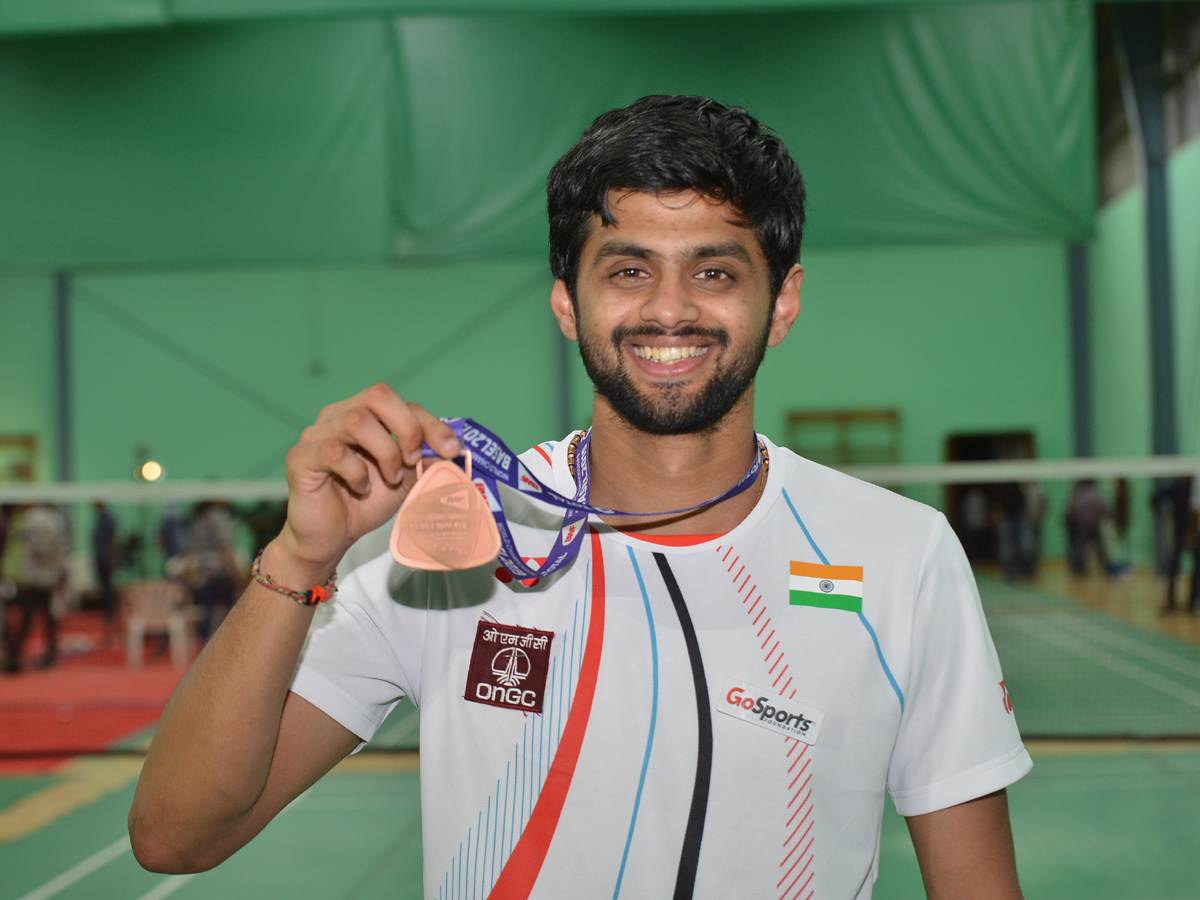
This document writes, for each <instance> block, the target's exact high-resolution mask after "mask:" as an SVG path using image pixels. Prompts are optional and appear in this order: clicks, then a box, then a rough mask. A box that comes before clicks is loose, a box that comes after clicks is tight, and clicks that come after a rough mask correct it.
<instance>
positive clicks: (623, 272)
mask: <svg viewBox="0 0 1200 900" xmlns="http://www.w3.org/2000/svg"><path fill="white" fill-rule="evenodd" d="M615 274H616V275H617V277H618V278H640V277H641V276H642V274H643V273H642V270H641V269H639V268H638V267H637V266H625V267H624V268H623V269H617V271H616V273H615Z"/></svg>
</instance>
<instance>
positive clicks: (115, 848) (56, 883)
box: [20, 835, 133, 900]
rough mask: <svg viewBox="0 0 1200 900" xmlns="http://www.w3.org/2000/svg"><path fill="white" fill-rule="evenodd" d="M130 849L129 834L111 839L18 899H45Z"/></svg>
mask: <svg viewBox="0 0 1200 900" xmlns="http://www.w3.org/2000/svg"><path fill="white" fill-rule="evenodd" d="M132 849H133V848H132V847H130V845H129V835H125V837H123V838H120V839H119V840H116V841H113V842H112V843H111V844H109V845H108V846H107V847H105V848H104V849H103V850H101V851H99V852H98V853H93V854H92V855H91V856H89V857H88V858H87V859H85V860H84V861H83V862H81V863H77V864H75V865H73V866H71V868H69V869H67V871H65V872H63V873H62V874H61V875H58V876H56V877H54V878H51V879H50V880H49V881H47V882H46V883H45V884H43V885H42V886H41V887H40V888H37V889H35V890H33V891H30V892H29V893H28V894H26V895H25V896H24V897H21V898H20V900H47V898H49V897H53V896H54V895H55V894H59V893H61V892H63V891H65V890H66V889H67V888H69V887H70V886H71V885H73V884H75V882H77V881H81V880H82V879H84V878H86V877H87V876H88V875H91V874H92V873H93V872H95V871H96V870H97V869H99V868H100V867H101V866H106V865H108V864H109V863H110V862H112V861H113V860H114V859H116V858H117V857H119V856H123V855H124V854H126V853H128V852H129V851H130V850H132Z"/></svg>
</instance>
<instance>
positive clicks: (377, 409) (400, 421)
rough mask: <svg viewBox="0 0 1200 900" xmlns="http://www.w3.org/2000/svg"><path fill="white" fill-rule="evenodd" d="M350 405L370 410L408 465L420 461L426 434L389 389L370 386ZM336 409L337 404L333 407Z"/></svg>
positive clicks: (410, 412)
mask: <svg viewBox="0 0 1200 900" xmlns="http://www.w3.org/2000/svg"><path fill="white" fill-rule="evenodd" d="M352 401H354V403H353V405H356V406H362V407H365V408H366V409H368V410H370V411H371V413H372V414H374V415H375V416H376V417H377V418H378V419H379V421H380V422H382V423H383V427H384V428H385V429H386V430H387V431H389V432H390V433H391V434H394V435H395V436H396V443H397V445H398V446H399V452H400V454H401V456H402V457H403V459H404V461H405V462H406V463H407V464H408V465H410V466H411V465H415V464H416V461H417V460H418V459H420V457H421V444H423V443H424V442H425V430H424V428H423V427H422V425H421V422H420V421H419V420H418V419H417V417H416V416H415V415H414V414H413V412H412V410H411V409H410V408H409V407H410V406H411V404H408V403H405V402H404V401H403V400H401V399H400V397H399V395H398V394H397V393H396V392H395V391H394V390H392V388H391V387H390V386H389V385H386V384H383V383H379V384H373V385H371V386H370V387H369V388H367V389H366V390H365V391H362V392H361V393H359V394H357V395H356V396H355V397H353V398H352ZM335 405H336V404H335Z"/></svg>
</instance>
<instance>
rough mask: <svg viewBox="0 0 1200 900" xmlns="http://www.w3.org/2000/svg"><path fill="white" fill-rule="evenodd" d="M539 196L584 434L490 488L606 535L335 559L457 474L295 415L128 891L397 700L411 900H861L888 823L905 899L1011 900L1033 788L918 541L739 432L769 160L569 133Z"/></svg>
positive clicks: (712, 147) (338, 423)
mask: <svg viewBox="0 0 1200 900" xmlns="http://www.w3.org/2000/svg"><path fill="white" fill-rule="evenodd" d="M548 197H549V216H550V236H551V268H552V271H553V273H554V276H555V279H556V281H555V284H554V287H553V289H552V292H551V298H550V299H551V309H552V311H553V314H554V315H555V317H556V318H557V320H558V322H559V325H560V327H561V328H562V330H563V333H564V334H565V335H566V336H567V337H568V338H571V339H572V340H576V341H578V343H579V347H580V353H581V355H582V358H583V361H584V364H585V366H586V368H587V371H588V374H589V375H590V376H591V378H592V380H593V382H594V384H595V388H596V395H595V405H594V411H593V424H592V428H591V429H590V432H588V433H587V434H584V433H578V432H577V433H574V434H571V435H568V436H567V437H566V438H565V439H564V440H562V441H557V442H556V441H551V442H548V443H545V444H541V445H539V446H537V447H535V448H533V449H532V450H530V451H529V452H528V453H526V454H524V455H523V456H522V458H521V459H522V463H523V465H524V466H525V467H526V468H525V470H524V471H526V472H527V473H529V476H530V481H531V483H533V480H534V479H537V480H540V482H541V483H542V484H543V485H544V486H546V487H548V488H551V489H553V490H554V491H556V492H557V493H558V494H561V495H563V496H565V497H568V498H570V497H574V498H576V499H577V500H578V501H579V502H585V501H586V502H589V503H591V504H593V505H594V506H595V507H596V508H597V509H603V512H594V513H593V515H592V516H591V517H590V520H589V525H588V530H587V534H586V537H584V538H576V532H575V531H574V530H569V529H568V528H567V527H565V526H563V527H562V528H561V529H560V527H559V523H558V521H557V520H556V519H554V518H553V517H548V516H547V515H546V513H545V511H544V510H541V509H537V508H534V507H533V505H531V504H530V503H529V502H528V501H525V500H523V499H519V498H518V499H515V500H514V498H513V497H511V496H510V497H506V507H505V510H504V512H505V513H506V514H507V516H508V520H509V521H510V524H511V526H512V533H513V537H514V538H515V541H516V545H517V546H518V547H520V548H521V549H522V553H523V554H527V555H526V556H525V559H526V561H527V562H529V561H530V560H531V561H532V562H529V564H530V565H532V566H534V567H535V568H536V567H537V566H538V565H539V564H541V565H544V566H545V569H544V570H542V571H540V572H539V574H541V575H542V577H541V578H526V577H514V575H513V573H512V572H509V571H508V570H506V569H505V568H504V567H497V566H496V564H495V563H494V562H493V563H491V564H488V565H485V566H481V567H477V568H473V569H466V570H462V571H425V570H421V569H414V568H409V567H407V566H404V565H400V564H398V563H397V562H395V561H394V560H393V559H392V557H391V556H389V555H388V554H387V553H383V554H381V555H376V556H371V555H370V554H365V556H366V557H367V559H366V561H365V562H360V563H351V562H350V561H349V558H348V557H346V554H347V551H348V549H349V548H350V547H351V545H352V544H353V543H354V542H355V541H356V540H358V539H359V538H362V537H363V536H364V535H366V534H367V533H368V532H371V531H372V530H374V529H376V528H379V527H380V526H381V525H385V524H386V523H387V522H388V521H389V520H390V519H391V518H393V517H394V516H395V515H396V511H397V509H398V508H399V506H400V504H401V503H402V501H403V500H404V499H405V497H406V496H407V495H408V493H409V491H410V490H411V489H412V488H413V485H414V479H415V474H416V473H415V471H414V468H413V467H414V466H415V464H416V463H417V461H418V459H419V458H420V456H421V454H422V445H423V444H424V445H427V446H428V447H430V448H432V450H433V451H435V452H436V453H438V454H440V455H441V456H443V457H446V458H453V457H456V456H457V455H458V454H459V451H460V449H461V448H460V445H459V442H458V440H457V439H456V437H455V434H454V432H452V430H451V429H450V427H449V426H448V425H447V424H446V423H444V422H442V421H440V420H439V419H437V418H435V417H434V416H433V415H431V414H430V413H428V412H426V411H425V410H424V409H422V408H421V407H419V406H417V405H415V404H412V403H406V402H404V401H402V400H400V398H398V397H397V396H396V395H395V394H394V392H392V391H391V389H390V388H387V387H386V386H382V385H376V386H375V387H373V388H369V389H368V390H366V391H364V392H363V393H361V394H359V395H357V396H355V397H353V398H350V399H349V400H346V401H344V402H342V403H338V404H335V405H333V406H331V407H328V408H327V409H325V410H324V411H323V412H322V413H321V415H320V417H319V418H318V420H317V422H316V424H315V425H313V426H312V427H310V428H309V429H307V430H306V431H305V432H304V434H303V435H302V437H301V440H300V442H299V443H298V444H297V446H296V447H295V448H293V450H292V451H291V453H290V454H289V457H288V480H289V486H290V496H289V502H288V522H287V525H286V526H285V528H284V530H283V531H282V532H281V534H280V535H279V537H278V538H276V539H275V541H273V542H272V543H271V544H270V545H269V546H268V547H267V548H266V550H265V551H264V553H263V555H262V557H261V559H260V561H259V565H258V568H257V576H256V581H255V582H254V583H253V584H251V586H250V587H249V588H248V590H247V591H246V593H245V595H244V596H243V597H242V599H241V600H240V601H239V603H238V604H237V606H236V607H235V608H234V610H233V612H232V613H231V614H230V615H229V617H228V618H227V619H226V620H225V623H224V624H223V625H222V627H221V629H220V631H219V632H218V634H217V635H216V636H215V638H214V639H213V640H212V641H211V642H210V643H209V644H208V646H207V647H206V648H205V650H204V653H203V654H202V655H201V657H200V659H199V660H198V661H197V663H196V664H195V666H193V668H192V670H191V671H190V672H189V674H188V676H187V678H186V679H185V680H184V682H183V683H182V684H181V685H180V687H179V689H178V691H177V693H176V696H175V697H174V698H173V699H172V701H171V704H170V706H169V707H168V709H167V712H166V714H165V715H164V717H163V721H162V723H161V725H160V727H159V729H158V733H157V735H156V737H155V740H154V744H153V746H152V747H151V750H150V753H149V755H148V757H147V760H146V765H145V768H144V770H143V774H142V778H141V781H140V783H139V786H138V791H137V794H136V796H135V798H134V805H133V809H132V810H131V813H130V832H131V835H132V838H133V844H134V850H135V852H136V853H137V856H138V859H139V860H140V861H141V862H142V863H143V865H146V866H147V867H150V868H154V869H158V870H162V871H194V870H197V869H203V868H207V867H210V866H212V865H215V864H217V863H219V862H220V861H221V860H223V859H225V858H226V857H228V856H229V855H230V854H231V853H233V852H234V851H236V850H237V849H238V848H239V847H241V846H242V845H243V844H245V843H246V841H248V840H249V839H250V838H251V837H253V835H254V834H256V833H257V832H258V831H259V830H260V829H261V828H262V827H263V826H264V825H265V824H266V823H267V822H268V821H270V819H271V818H272V817H273V816H274V815H275V814H276V813H277V812H278V811H279V810H280V809H282V808H283V807H284V806H286V804H287V803H289V802H290V801H291V800H292V799H293V798H294V797H296V796H297V795H298V794H299V793H300V792H301V791H303V790H304V789H305V788H307V787H308V786H309V785H310V784H312V782H313V781H315V780H316V779H317V778H319V777H320V776H321V775H322V774H323V773H324V772H326V771H328V769H329V768H330V767H332V766H333V765H334V764H335V763H336V762H337V761H338V760H339V759H341V758H342V757H343V756H345V755H346V754H347V753H349V752H351V751H352V750H353V749H354V748H355V747H356V746H358V745H360V744H361V743H362V742H364V741H367V740H369V739H370V738H371V736H372V735H373V734H374V732H375V730H376V729H377V728H378V727H379V725H380V724H381V723H382V722H383V720H384V718H385V717H386V716H387V714H388V712H389V711H390V710H391V709H392V708H393V707H394V706H395V705H396V704H397V703H398V702H399V701H400V700H401V698H403V697H408V698H409V699H410V700H412V702H414V703H415V704H416V705H417V706H418V707H419V708H420V710H421V750H422V754H421V791H422V804H423V826H424V831H423V850H424V860H425V866H424V880H425V895H426V896H427V897H429V898H433V897H438V898H447V900H448V898H450V897H487V896H491V897H503V898H524V897H531V896H532V897H547V898H551V897H553V898H559V897H604V898H610V897H612V898H616V897H618V896H621V895H622V894H623V895H624V896H627V897H630V898H645V897H674V898H690V897H712V898H722V900H725V898H730V897H754V898H779V900H788V898H798V900H810V898H819V900H851V898H859V900H863V898H868V897H870V896H871V891H872V886H873V884H874V881H875V877H876V873H877V868H878V858H879V835H880V827H881V820H882V814H883V809H884V803H885V794H886V793H887V792H888V791H890V793H891V796H892V798H893V801H894V803H895V805H896V808H897V810H898V811H899V812H900V813H901V814H902V815H904V816H906V817H907V818H908V822H909V828H910V831H911V833H912V837H913V841H914V845H915V847H916V850H917V856H918V859H919V861H920V864H921V869H922V874H923V876H924V878H925V883H926V888H927V892H928V894H929V896H930V897H931V898H935V900H940V898H987V900H990V898H997V900H1013V898H1019V897H1020V890H1019V887H1018V885H1017V878H1016V868H1015V864H1014V860H1013V849H1012V838H1011V835H1010V832H1009V825H1008V813H1007V807H1006V802H1005V795H1004V788H1005V787H1006V786H1007V785H1009V784H1010V783H1012V782H1013V781H1015V780H1016V779H1018V778H1020V777H1021V776H1022V775H1023V774H1024V773H1025V772H1027V771H1028V769H1029V767H1030V761H1029V757H1028V755H1027V754H1026V753H1025V751H1024V749H1023V747H1022V746H1021V742H1020V738H1019V736H1018V733H1017V729H1016V725H1015V723H1014V721H1013V718H1012V709H1011V705H1010V704H1009V703H1008V698H1007V694H1006V692H1005V690H1004V683H1003V676H1002V675H1001V673H1000V668H999V665H998V662H997V660H996V655H995V651H994V649H993V647H992V643H991V639H990V637H989V635H988V631H987V626H986V624H985V622H984V620H983V614H982V610H981V607H980V604H979V598H978V593H977V591H976V589H975V584H974V581H973V579H972V576H971V572H970V568H969V567H968V565H967V562H966V559H965V557H964V555H963V553H962V551H961V549H960V548H959V546H958V543H957V541H956V540H955V538H954V536H953V534H952V533H951V531H950V529H949V527H948V526H947V524H946V521H945V519H944V518H943V517H942V516H941V515H940V514H939V513H937V512H935V511H934V510H931V509H929V508H927V507H924V506H921V505H919V504H916V503H913V502H911V501H908V500H906V499H904V498H901V497H899V496H897V495H894V494H891V493H889V492H887V491H883V490H880V489H878V488H875V487H872V486H870V485H867V484H864V483H862V482H858V481H855V480H854V479H851V478H848V477H846V476H844V475H841V474H839V473H837V472H835V471H832V470H829V469H825V468H823V467H821V466H818V465H816V464H814V463H811V462H808V461H807V460H804V459H802V458H800V457H798V456H796V455H795V454H792V453H791V452H789V451H787V450H785V449H783V448H780V447H777V446H776V445H774V444H773V443H772V442H771V441H770V440H769V439H768V438H766V437H765V436H763V435H759V434H757V433H756V432H755V429H754V416H753V413H754V376H755V372H756V371H757V368H758V366H759V363H760V362H761V361H762V358H763V354H764V353H765V351H766V349H767V348H768V347H774V346H776V345H778V344H780V343H781V342H782V341H783V340H784V339H785V338H786V337H787V335H788V332H789V331H790V329H791V328H792V326H793V325H794V323H795V322H796V318H797V316H798V314H799V310H800V284H801V278H802V275H803V272H802V269H801V268H800V266H799V265H798V263H797V261H798V258H799V253H800V240H801V235H802V231H803V222H804V215H803V204H804V189H803V182H802V180H801V177H800V172H799V170H798V169H797V167H796V165H795V163H794V162H793V161H792V160H791V158H790V156H789V155H788V153H787V150H786V148H785V147H784V146H783V144H782V143H781V142H780V140H779V139H778V138H777V137H776V136H775V135H774V134H772V133H771V132H769V131H768V130H767V129H765V128H764V127H763V126H762V125H761V124H760V123H759V122H757V121H756V120H755V119H753V118H752V117H751V116H749V115H748V114H747V113H746V112H745V111H744V110H740V109H736V108H734V109H731V108H727V107H725V106H722V105H721V104H719V103H716V102H714V101H711V100H707V99H704V98H699V97H648V98H644V99H643V100H640V101H638V102H637V103H634V104H632V105H630V106H629V107H626V108H623V109H619V110H613V111H612V112H609V113H606V114H605V115H603V116H601V117H600V118H599V119H597V120H596V122H594V123H593V124H592V126H591V127H590V128H589V129H588V130H587V131H586V132H585V133H584V134H583V136H582V137H581V138H580V141H579V143H578V144H577V145H576V146H575V147H574V148H572V150H571V151H570V152H568V153H567V154H566V156H564V157H563V158H562V159H561V160H560V161H559V162H558V164H557V165H556V166H555V167H554V170H553V171H552V172H551V175H550V179H549V186H548ZM464 434H465V432H464ZM418 493H419V490H418ZM415 496H417V495H416V494H414V497H415ZM668 510H673V511H674V512H664V511H668ZM633 514H640V515H633ZM560 534H561V537H560ZM563 541H565V542H567V543H569V544H572V546H578V547H579V548H580V549H579V553H578V556H577V557H575V558H574V559H573V561H571V562H569V563H567V564H565V565H562V566H561V567H559V568H555V569H554V570H553V571H549V569H551V568H552V566H551V564H550V563H548V562H546V561H545V560H544V559H543V557H542V556H541V554H542V553H546V552H548V551H547V550H546V548H547V547H548V546H549V545H551V544H552V543H553V544H554V546H555V547H558V546H559V544H561V543H562V542H563ZM360 546H361V545H360ZM354 555H355V556H357V557H363V556H364V554H363V553H362V552H360V551H358V550H357V549H356V553H355V554H354ZM339 563H341V574H342V582H341V586H340V588H339V590H338V593H337V596H336V598H335V599H334V600H333V602H331V603H329V604H327V606H326V607H325V608H324V610H323V615H321V616H319V617H317V619H316V620H315V621H314V620H313V614H312V608H313V604H314V603H315V602H316V601H318V600H320V599H322V598H323V597H324V596H325V595H326V594H327V593H328V591H327V590H326V589H325V586H326V585H327V583H328V582H329V580H330V578H331V576H332V574H333V572H334V570H335V568H337V567H338V566H339ZM510 565H511V566H512V567H513V568H517V569H519V568H520V565H519V564H518V563H510ZM281 594H286V595H288V596H290V597H291V598H292V599H288V596H281ZM292 600H296V601H298V602H292ZM310 623H311V625H312V627H311V629H310ZM306 638H307V641H306ZM184 773H186V777H181V776H183V775H184Z"/></svg>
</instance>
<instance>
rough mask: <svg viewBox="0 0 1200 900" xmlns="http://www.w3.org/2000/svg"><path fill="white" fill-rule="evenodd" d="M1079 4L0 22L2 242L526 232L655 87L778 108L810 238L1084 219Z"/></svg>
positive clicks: (143, 259) (233, 243) (204, 242)
mask: <svg viewBox="0 0 1200 900" xmlns="http://www.w3.org/2000/svg"><path fill="white" fill-rule="evenodd" d="M131 3H132V0H131ZM135 5H136V4H135ZM176 5H179V4H176ZM1091 22H1092V18H1091V12H1090V7H1089V6H1088V5H1086V4H1084V3H1080V2H1073V0H1063V2H1045V3H1020V2H1016V3H995V4H960V5H946V6H934V7H922V8H913V9H901V8H891V9H887V8H885V9H871V10H865V9H853V10H841V11H813V12H801V13H787V14H764V15H741V16H695V17H665V16H660V17H653V16H641V17H636V18H633V17H627V18H621V17H597V18H588V17H580V16H573V17H569V18H567V17H558V18H555V17H519V16H506V17H494V18H491V17H465V16H464V17H406V18H399V19H357V20H354V19H347V20H337V21H306V22H296V21H289V22H275V23H267V24H262V23H257V24H250V25H238V26H229V25H222V26H210V27H189V28H176V29H172V30H168V31H144V32H121V33H115V34H97V35H84V36H71V37H48V38H25V39H8V40H3V41H0V123H3V127H0V163H2V164H0V198H2V200H0V267H8V268H12V267H25V266H38V267H47V266H79V265H130V264H132V265H145V264H181V263H183V264H210V263H225V262H230V261H235V262H245V261H251V262H287V261H301V260H343V261H345V260H401V261H413V260H420V259H442V260H446V259H449V260H454V259H464V258H472V257H478V256H481V255H509V254H520V255H530V254H532V255H541V254H543V253H544V252H545V248H546V227H545V221H544V218H545V217H544V211H543V207H544V198H543V191H544V186H545V177H546V172H547V170H548V169H549V167H550V166H551V164H552V163H553V162H554V160H555V159H557V158H558V156H559V155H560V154H561V153H563V152H564V151H565V150H566V149H567V148H568V147H569V146H570V145H571V143H572V142H573V141H574V139H575V138H576V137H577V136H578V134H579V132H580V130H581V129H582V128H583V127H585V126H586V125H587V123H588V122H589V121H590V120H591V119H592V118H593V117H594V116H595V115H596V114H598V113H599V112H601V111H603V110H605V109H607V108H610V107H612V106H616V105H620V104H623V103H627V102H629V101H631V100H633V99H635V98H637V97H639V96H642V95H644V94H647V93H672V92H689V93H704V94H710V95H712V96H715V97H717V98H719V99H721V100H724V101H725V102H729V103H737V104H742V105H745V106H747V107H748V108H750V109H751V110H752V111H753V112H754V113H756V114H757V115H759V116H760V117H761V118H762V119H763V120H764V121H766V122H767V123H768V124H770V125H772V126H774V127H775V128H776V129H777V130H778V131H779V132H780V133H781V134H782V136H783V137H784V139H785V140H786V141H787V142H788V144H789V146H790V147H791V148H792V151H793V153H794V155H795V156H796V158H797V160H798V161H799V163H800V165H801V168H802V169H803V170H804V172H805V175H806V178H807V179H808V183H809V189H810V191H809V195H810V222H811V225H810V230H809V238H808V241H809V245H810V246H825V247H838V246H858V245H864V244H879V243H895V242H908V241H925V242H928V241H991V240H996V239H1006V238H1043V237H1053V238H1065V239H1073V238H1078V237H1080V236H1083V235H1086V234H1088V233H1089V232H1090V229H1091V225H1092V221H1093V218H1094V205H1095V201H1094V181H1095V178H1094V157H1095V153H1094V128H1093V124H1092V123H1093V118H1094V113H1093V106H1094V101H1093V78H1092V60H1091V53H1092V34H1091Z"/></svg>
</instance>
